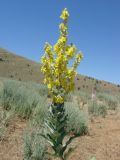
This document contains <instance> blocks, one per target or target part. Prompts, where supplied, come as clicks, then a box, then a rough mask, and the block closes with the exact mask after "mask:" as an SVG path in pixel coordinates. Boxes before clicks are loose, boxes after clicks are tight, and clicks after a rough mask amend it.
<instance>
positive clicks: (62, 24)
mask: <svg viewBox="0 0 120 160" xmlns="http://www.w3.org/2000/svg"><path fill="white" fill-rule="evenodd" d="M59 28H60V30H62V31H63V32H64V31H66V30H67V26H66V25H65V24H64V23H61V24H60V25H59Z"/></svg>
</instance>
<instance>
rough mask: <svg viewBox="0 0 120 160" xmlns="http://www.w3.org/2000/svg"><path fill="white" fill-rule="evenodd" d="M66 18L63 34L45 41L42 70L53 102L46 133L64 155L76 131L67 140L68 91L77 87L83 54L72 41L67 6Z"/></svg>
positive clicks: (46, 121)
mask: <svg viewBox="0 0 120 160" xmlns="http://www.w3.org/2000/svg"><path fill="white" fill-rule="evenodd" d="M60 18H61V19H62V22H61V23H60V25H59V29H60V37H59V39H58V41H57V43H56V44H55V45H54V46H52V45H50V44H49V43H46V44H45V47H44V50H45V54H44V56H43V57H42V58H41V62H42V67H41V71H42V73H43V74H44V83H45V84H47V87H48V90H49V94H50V95H51V98H52V104H51V105H50V106H49V116H48V118H47V119H46V120H45V126H46V127H47V133H46V134H45V135H43V136H44V137H45V138H46V139H47V141H48V142H49V143H50V145H51V146H52V148H53V150H54V152H55V155H56V156H58V157H60V158H61V159H64V151H65V150H66V148H67V146H68V145H69V143H70V142H71V140H72V139H73V138H75V137H76V136H78V135H74V136H72V137H70V138H69V140H68V141H67V142H66V143H65V144H64V143H63V140H64V138H65V136H66V135H67V134H68V133H67V131H66V125H67V118H68V117H67V115H66V114H65V108H64V102H65V97H66V95H67V94H68V93H70V92H71V91H73V90H74V87H75V86H74V85H75V84H74V78H75V76H76V75H77V72H76V68H77V67H78V65H79V63H80V61H81V60H82V58H83V55H82V53H81V52H78V53H77V48H76V46H75V45H74V44H68V18H69V13H68V10H67V9H66V8H65V9H64V10H63V11H62V14H61V16H60ZM71 59H74V61H73V65H72V66H71V67H69V66H68V64H69V61H70V60H71Z"/></svg>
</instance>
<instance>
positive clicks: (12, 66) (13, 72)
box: [0, 48, 120, 93]
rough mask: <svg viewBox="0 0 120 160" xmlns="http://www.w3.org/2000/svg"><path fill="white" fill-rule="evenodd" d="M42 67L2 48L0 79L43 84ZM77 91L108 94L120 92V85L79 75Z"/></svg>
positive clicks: (76, 80)
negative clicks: (94, 91)
mask: <svg viewBox="0 0 120 160" xmlns="http://www.w3.org/2000/svg"><path fill="white" fill-rule="evenodd" d="M40 67H41V65H40V64H39V63H37V62H34V61H31V60H28V59H26V58H24V57H21V56H18V55H16V54H13V53H11V52H9V51H7V50H5V49H2V48H0V77H1V78H2V77H3V78H9V79H16V80H19V81H33V82H36V83H42V80H43V75H42V73H41V72H40ZM75 84H76V89H77V90H83V91H86V92H90V93H91V92H92V90H97V91H106V92H114V93H117V92H120V85H114V84H112V83H109V82H105V81H100V80H97V79H94V78H92V77H88V76H82V75H78V76H77V77H76V79H75Z"/></svg>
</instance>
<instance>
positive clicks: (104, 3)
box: [0, 0, 120, 84]
mask: <svg viewBox="0 0 120 160" xmlns="http://www.w3.org/2000/svg"><path fill="white" fill-rule="evenodd" d="M65 7H66V8H68V10H69V12H70V18H69V42H72V43H74V44H75V45H76V46H77V48H78V50H82V51H83V53H84V60H83V61H82V62H81V64H80V66H79V67H78V72H79V73H80V74H84V75H88V76H92V77H94V78H97V79H101V80H106V81H110V82H113V83H117V84H120V0H76V1H75V0H0V47H2V48H6V49H8V50H10V51H12V52H15V53H17V54H18V55H21V56H24V57H27V58H29V59H32V60H34V61H37V62H40V57H41V56H42V55H43V46H44V43H45V42H46V41H48V42H49V43H51V44H52V45H54V44H55V43H56V41H57V39H58V37H59V30H58V25H59V23H60V22H61V20H60V18H59V16H60V14H61V11H62V9H63V8H65Z"/></svg>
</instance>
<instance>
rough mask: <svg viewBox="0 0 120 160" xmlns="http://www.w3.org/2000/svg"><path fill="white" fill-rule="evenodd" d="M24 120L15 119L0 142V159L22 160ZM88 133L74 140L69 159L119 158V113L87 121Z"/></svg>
mask: <svg viewBox="0 0 120 160" xmlns="http://www.w3.org/2000/svg"><path fill="white" fill-rule="evenodd" d="M25 128H26V122H25V121H23V120H19V119H16V120H15V121H14V122H13V123H12V124H11V125H10V126H9V128H8V135H7V137H6V138H5V139H4V140H3V141H1V142H0V160H23V156H22V155H23V132H24V129H25ZM89 130H90V134H89V135H87V136H82V137H80V138H77V139H75V140H74V142H73V143H72V144H71V146H70V147H73V148H75V149H74V152H73V153H72V154H71V156H70V157H69V158H68V159H69V160H90V158H91V157H96V160H120V113H119V112H111V113H109V114H108V115H107V117H106V118H100V117H96V118H93V119H92V122H90V123H89Z"/></svg>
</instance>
